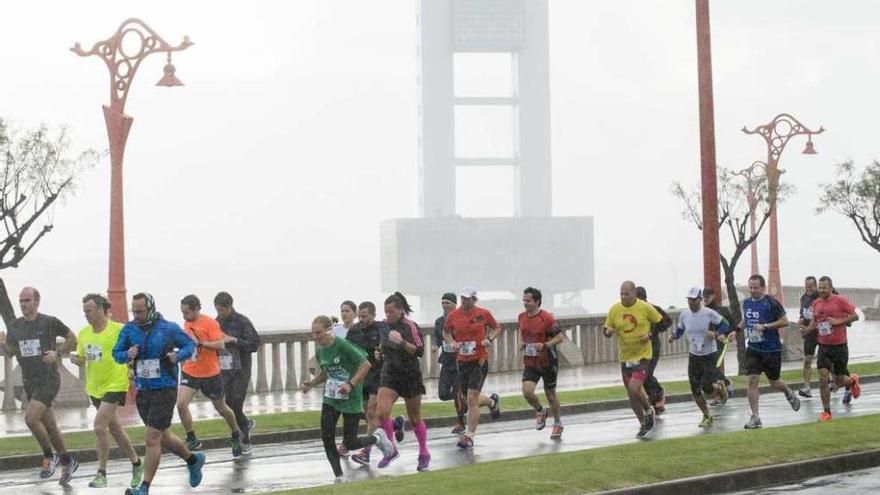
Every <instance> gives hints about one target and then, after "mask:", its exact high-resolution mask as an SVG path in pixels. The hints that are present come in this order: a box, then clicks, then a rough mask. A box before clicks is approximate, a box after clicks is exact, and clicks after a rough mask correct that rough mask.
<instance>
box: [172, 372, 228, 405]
mask: <svg viewBox="0 0 880 495" xmlns="http://www.w3.org/2000/svg"><path fill="white" fill-rule="evenodd" d="M180 384H181V385H182V386H184V387H189V388H191V389H193V390H198V391H199V392H201V393H202V395H204V396H205V397H207V398H209V399H211V400H217V399H222V398H223V376H221V375H219V374H218V375H214V376H210V377H208V378H198V377H194V376H190V375H188V374H186V373H184V372H182V371H181V372H180Z"/></svg>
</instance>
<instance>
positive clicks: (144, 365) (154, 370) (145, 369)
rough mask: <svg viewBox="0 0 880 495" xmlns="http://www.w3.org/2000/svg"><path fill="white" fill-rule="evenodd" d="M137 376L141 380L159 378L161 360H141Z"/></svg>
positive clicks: (138, 362) (138, 364)
mask: <svg viewBox="0 0 880 495" xmlns="http://www.w3.org/2000/svg"><path fill="white" fill-rule="evenodd" d="M137 376H138V377H140V378H159V377H160V376H162V375H161V373H159V360H158V359H141V360H138V361H137Z"/></svg>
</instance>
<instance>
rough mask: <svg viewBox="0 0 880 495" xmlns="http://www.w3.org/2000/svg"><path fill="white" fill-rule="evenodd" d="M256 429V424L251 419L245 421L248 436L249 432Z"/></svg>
mask: <svg viewBox="0 0 880 495" xmlns="http://www.w3.org/2000/svg"><path fill="white" fill-rule="evenodd" d="M256 427H257V422H256V421H254V420H253V419H252V418H248V420H247V431H248V435H250V434H251V432H252V431H254V428H256Z"/></svg>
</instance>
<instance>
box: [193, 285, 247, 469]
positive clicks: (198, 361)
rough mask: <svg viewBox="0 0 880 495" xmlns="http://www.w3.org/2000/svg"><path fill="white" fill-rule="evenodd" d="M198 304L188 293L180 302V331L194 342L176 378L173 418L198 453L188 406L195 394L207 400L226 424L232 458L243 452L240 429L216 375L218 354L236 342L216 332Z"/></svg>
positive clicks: (221, 379) (218, 373)
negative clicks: (175, 401) (191, 352)
mask: <svg viewBox="0 0 880 495" xmlns="http://www.w3.org/2000/svg"><path fill="white" fill-rule="evenodd" d="M201 309H202V303H201V301H199V298H198V297H196V296H194V295H192V294H190V295H188V296H186V297H184V298H183V299H182V300H181V301H180V312H181V313H182V314H183V319H184V320H185V321H184V324H183V328H184V330H185V331H186V333H187V334H188V335H189V336H190V337H192V338H193V340H195V342H196V352H195V354H194V355H193V356H192V359H188V360H187V361H186V362H184V363H183V369H182V372H181V376H180V388H179V389H178V391H177V415H178V416H180V423H181V424H182V425H183V429H184V431H186V446H187V448H189V449H190V450H200V449H201V448H202V442H201V440H199V438H198V437H197V436H196V433H195V431H194V429H193V419H192V414H190V412H189V403H190V402H192V400H193V397H195V395H196V393H198V392H199V391H201V392H202V394H203V395H204V396H205V397H207V398H208V399H209V400H210V401H211V404H213V405H214V409H215V410H216V411H217V412H218V413H219V414H220V416H222V417H223V419H225V420H226V424H227V425H229V432H230V434H231V437H232V438H231V439H230V441H229V445H230V447H231V448H232V457H238V456H240V455H241V454H242V453H243V452H244V448H243V446H242V443H241V430H240V429H239V428H238V423H236V420H235V413H233V412H232V409H230V408H229V406H227V405H226V401H225V399H224V395H225V392H224V390H223V377H222V376H220V357H219V356H218V354H217V353H218V352H219V351H223V350H226V344H227V343H228V342H236V341H237V340H238V339H236V338H235V337H230V336H228V335H225V334H224V333H223V331H222V330H220V325H219V324H218V323H217V320H215V319H213V318H210V317H209V316H207V315H203V314H201Z"/></svg>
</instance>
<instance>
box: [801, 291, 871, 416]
mask: <svg viewBox="0 0 880 495" xmlns="http://www.w3.org/2000/svg"><path fill="white" fill-rule="evenodd" d="M832 287H833V285H832V283H831V278H829V277H820V278H819V291H818V292H819V298H818V299H816V300H815V301H813V305H812V307H811V309H812V316H813V319H812V321H811V322H810V325H809V326H808V327H807V328H806V330H804V334H805V335H804V337H806V336H807V335H809V334H810V333H817V334H818V335H817V337H816V339H817V340H818V342H819V358H818V359H817V360H816V368H818V369H819V395H820V396H821V397H822V408H823V411H822V414H820V415H819V421H831V390H830V389H829V387H828V382H829V378H830V376H831V375H832V374H833V375H834V381H836V382H837V386H838V387H840V386H843V387H846V389H845V392H844V394H845V395H844V397H843V399H844V403H845V404H846V403H849V402H850V400H852V399H858V398H859V396H860V395H862V387H861V386H859V375H857V374H855V373H853V374H850V373H849V369H848V368H847V366H848V364H849V347H848V346H847V343H846V342H847V341H846V327H847V324H849V323H852V322H854V321H856V320H858V319H859V315H858V314H857V313H856V308H855V306H853V304H852V303H851V302H850V301H849V299H847V298H846V297H844V296H841V295H838V294H832V293H831V288H832ZM847 399H849V400H847Z"/></svg>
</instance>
